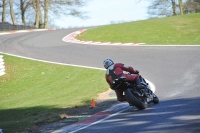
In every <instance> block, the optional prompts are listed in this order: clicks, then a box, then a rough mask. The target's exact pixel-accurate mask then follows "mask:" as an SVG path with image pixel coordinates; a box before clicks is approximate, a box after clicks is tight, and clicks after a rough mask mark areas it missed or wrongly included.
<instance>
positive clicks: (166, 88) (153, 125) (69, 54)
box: [0, 29, 200, 133]
mask: <svg viewBox="0 0 200 133" xmlns="http://www.w3.org/2000/svg"><path fill="white" fill-rule="evenodd" d="M77 30H79V29H69V30H56V31H42V32H33V33H19V34H13V35H3V36H0V52H5V53H10V54H15V55H20V56H25V57H30V58H36V59H41V60H47V61H53V62H60V63H67V64H76V65H83V66H91V67H99V68H103V65H102V62H103V60H104V59H105V58H107V57H109V58H112V59H113V60H114V61H115V62H123V63H125V64H127V65H131V66H133V67H134V68H136V69H138V70H140V73H141V75H143V76H144V77H145V78H147V79H149V80H150V81H152V82H153V83H154V84H155V86H156V94H157V95H158V96H159V98H160V104H158V105H150V106H149V108H148V109H146V110H143V111H138V110H136V109H135V108H133V109H132V110H128V111H126V112H124V113H122V114H120V115H118V116H115V117H113V118H111V119H108V120H106V121H104V122H103V123H99V124H96V125H93V126H91V127H89V128H86V129H83V130H81V131H79V132H81V133H86V132H87V133H93V132H95V133H105V132H109V133H122V132H123V133H130V132H136V133H137V132H159V133H160V132H162V133H163V132H166V133H168V132H199V131H200V126H199V125H200V104H199V103H200V83H199V81H200V61H199V59H200V47H194V46H191V47H175V46H174V47H152V46H146V47H140V46H124V47H123V46H95V45H83V44H72V43H66V42H63V41H62V38H63V37H64V36H66V35H67V34H69V33H71V32H74V31H77Z"/></svg>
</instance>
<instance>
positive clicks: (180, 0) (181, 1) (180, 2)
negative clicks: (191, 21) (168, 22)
mask: <svg viewBox="0 0 200 133" xmlns="http://www.w3.org/2000/svg"><path fill="white" fill-rule="evenodd" d="M178 2H179V9H180V15H183V0H178Z"/></svg>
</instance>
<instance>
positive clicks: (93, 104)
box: [90, 99, 96, 108]
mask: <svg viewBox="0 0 200 133" xmlns="http://www.w3.org/2000/svg"><path fill="white" fill-rule="evenodd" d="M95 107H96V105H95V101H94V99H92V101H91V105H90V108H95Z"/></svg>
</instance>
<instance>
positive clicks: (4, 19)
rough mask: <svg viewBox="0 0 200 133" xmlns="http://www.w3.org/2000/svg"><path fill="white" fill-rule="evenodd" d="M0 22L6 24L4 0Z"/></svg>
mask: <svg viewBox="0 0 200 133" xmlns="http://www.w3.org/2000/svg"><path fill="white" fill-rule="evenodd" d="M2 22H6V0H3V12H2Z"/></svg>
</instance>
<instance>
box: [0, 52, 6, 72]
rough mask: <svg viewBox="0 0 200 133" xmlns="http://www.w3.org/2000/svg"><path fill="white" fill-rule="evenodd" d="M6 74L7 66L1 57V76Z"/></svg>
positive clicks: (0, 56)
mask: <svg viewBox="0 0 200 133" xmlns="http://www.w3.org/2000/svg"><path fill="white" fill-rule="evenodd" d="M4 74H6V73H5V66H4V60H3V56H2V55H0V76H2V75H4Z"/></svg>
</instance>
